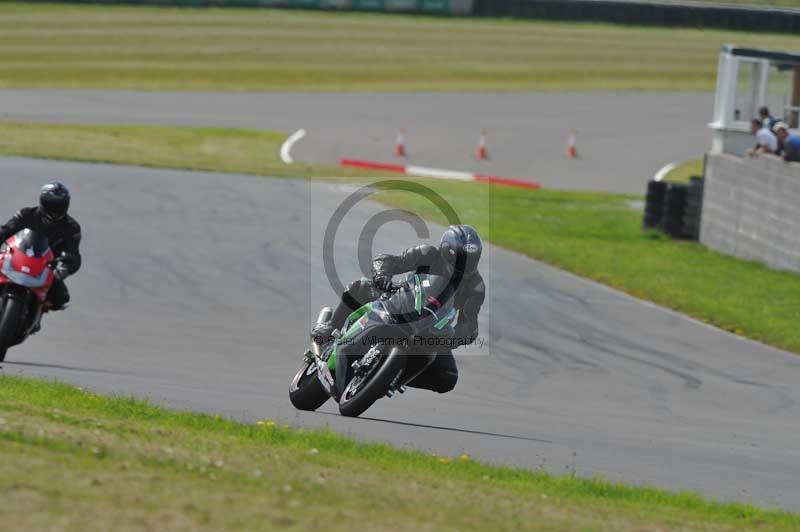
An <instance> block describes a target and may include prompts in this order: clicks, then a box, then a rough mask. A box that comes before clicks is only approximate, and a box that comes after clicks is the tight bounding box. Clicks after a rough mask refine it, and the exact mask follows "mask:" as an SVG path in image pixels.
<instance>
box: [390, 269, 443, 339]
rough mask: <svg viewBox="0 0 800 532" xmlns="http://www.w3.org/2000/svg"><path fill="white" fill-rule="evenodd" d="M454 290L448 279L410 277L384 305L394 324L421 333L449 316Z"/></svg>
mask: <svg viewBox="0 0 800 532" xmlns="http://www.w3.org/2000/svg"><path fill="white" fill-rule="evenodd" d="M455 288H456V287H455V286H454V285H453V283H452V282H451V281H450V279H448V278H447V277H443V276H440V275H430V274H411V275H409V276H408V278H407V280H406V282H405V283H404V285H403V287H402V288H401V289H400V290H398V291H397V292H395V293H394V294H393V295H392V297H391V298H389V299H388V300H386V301H384V302H383V303H384V307H385V309H386V311H387V312H388V313H389V314H390V315H391V316H392V319H393V321H395V322H396V323H405V324H408V326H410V327H411V330H412V332H413V333H414V334H418V333H421V332H423V331H427V330H429V329H430V328H431V327H433V326H434V325H435V324H437V323H439V322H440V321H441V320H442V318H444V317H445V316H447V315H448V314H450V311H451V310H452V309H453V294H454V293H455Z"/></svg>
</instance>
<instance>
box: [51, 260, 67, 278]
mask: <svg viewBox="0 0 800 532" xmlns="http://www.w3.org/2000/svg"><path fill="white" fill-rule="evenodd" d="M53 275H55V277H56V279H58V280H59V281H63V280H64V279H66V278H67V277H69V268H67V265H66V264H64V263H63V262H59V263H58V264H56V266H55V268H53Z"/></svg>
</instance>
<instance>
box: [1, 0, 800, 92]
mask: <svg viewBox="0 0 800 532" xmlns="http://www.w3.org/2000/svg"><path fill="white" fill-rule="evenodd" d="M728 42H733V43H736V44H739V45H741V46H750V47H757V48H774V49H778V50H796V49H798V48H800V37H798V36H792V35H773V34H768V33H746V32H733V31H720V30H708V29H704V30H700V29H675V28H656V27H636V26H622V25H613V24H594V23H576V22H542V21H529V20H527V21H526V20H506V19H476V18H472V19H470V18H446V17H423V16H408V15H380V14H367V13H331V12H314V11H300V10H296V11H281V10H271V9H236V8H225V9H187V8H182V9H177V8H153V7H131V6H80V5H47V4H44V5H32V4H21V3H0V51H2V53H0V87H26V88H28V87H43V88H59V87H60V88H79V87H90V88H101V89H114V88H126V89H180V90H276V91H410V90H421V91H430V90H440V91H441V90H447V91H450V90H530V89H537V90H564V89H569V90H593V89H661V90H663V89H693V90H713V89H714V86H715V80H716V68H717V55H718V51H719V48H720V46H721V45H722V44H724V43H728Z"/></svg>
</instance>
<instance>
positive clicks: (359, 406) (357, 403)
mask: <svg viewBox="0 0 800 532" xmlns="http://www.w3.org/2000/svg"><path fill="white" fill-rule="evenodd" d="M405 368H406V356H405V355H404V354H403V352H402V351H401V350H400V348H398V347H393V348H392V349H391V350H390V351H389V354H388V355H387V356H386V357H385V358H384V359H383V361H382V362H381V365H380V366H378V368H377V369H376V370H375V372H374V373H373V374H372V375H370V376H368V379H369V380H368V381H367V383H366V384H364V385H363V386H362V387H361V388H359V389H358V390H357V391H356V394H355V395H350V391H351V387H352V386H353V383H354V382H355V380H356V378H355V377H354V378H353V379H350V382H348V383H347V386H345V389H344V392H343V393H342V396H341V397H340V398H339V413H340V414H342V415H343V416H347V417H357V416H360V415H361V414H363V413H364V412H365V411H366V410H367V409H368V408H369V407H371V406H372V405H373V404H374V403H375V401H377V400H378V399H380V398H381V397H383V396H384V395H386V392H388V391H389V386H390V385H391V384H392V382H393V381H394V380H395V379H396V378H397V377H398V376H399V375H400V374H401V373H402V372H403V370H404V369H405Z"/></svg>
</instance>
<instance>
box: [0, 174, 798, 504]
mask: <svg viewBox="0 0 800 532" xmlns="http://www.w3.org/2000/svg"><path fill="white" fill-rule="evenodd" d="M0 176H2V194H0V213H3V215H4V216H5V215H10V214H11V213H12V211H14V210H15V209H16V208H18V207H19V206H20V204H23V203H32V202H33V199H34V198H35V197H36V193H37V190H38V187H39V185H40V184H41V183H42V182H43V181H45V180H46V179H49V178H52V177H55V176H58V177H59V178H61V179H63V180H64V181H66V182H67V183H68V184H69V185H70V186H71V187H72V189H73V194H74V197H75V201H74V209H73V212H74V214H75V216H76V217H77V218H78V219H79V220H80V221H81V223H82V224H83V226H84V235H85V237H84V267H83V270H82V271H81V272H79V274H78V275H76V276H75V277H74V278H72V279H70V280H69V283H68V284H69V286H70V288H71V291H72V294H73V306H72V308H70V309H69V310H68V311H66V312H64V313H60V314H57V315H50V316H47V317H46V320H45V323H44V328H43V331H42V333H40V334H38V335H37V336H35V337H33V338H32V339H30V340H29V341H28V342H27V343H25V344H24V345H23V346H21V347H18V348H13V349H12V350H11V351H10V352H9V355H8V361H7V362H6V363H4V364H3V368H4V369H3V371H4V372H5V373H7V374H18V373H22V374H26V375H40V376H46V377H54V378H58V379H64V380H67V381H70V382H73V383H77V384H79V385H84V386H91V387H93V388H95V389H98V390H100V391H106V392H116V393H124V394H135V395H137V396H143V397H150V398H152V399H153V400H155V401H156V402H158V403H163V404H167V405H171V406H175V407H178V408H192V409H202V410H205V411H210V412H217V413H224V414H226V415H228V416H231V417H234V418H237V419H244V420H249V421H253V420H256V419H264V418H272V419H281V420H286V421H288V422H289V423H292V424H293V425H295V426H303V427H320V426H330V427H332V428H333V429H335V430H337V431H340V432H342V433H346V434H351V435H354V436H358V437H361V438H366V439H371V440H377V441H387V442H392V443H394V444H396V445H399V446H406V447H417V448H424V449H428V450H431V451H435V452H438V453H444V454H448V455H455V454H460V453H461V452H464V451H466V452H468V453H470V454H471V455H472V456H474V457H477V458H480V459H484V460H488V461H492V462H497V463H506V464H514V465H519V466H526V467H530V468H539V467H542V468H545V469H547V470H549V471H553V472H558V473H565V472H568V471H571V470H572V468H573V467H574V469H575V471H576V473H577V474H578V475H581V476H593V475H598V474H600V475H603V476H605V477H606V478H608V479H611V480H624V481H626V482H630V483H634V484H643V483H648V484H655V485H658V486H662V487H666V488H670V489H692V490H699V491H701V492H702V493H704V494H706V495H708V496H713V497H718V498H722V499H726V500H731V499H735V500H742V501H749V502H755V503H758V504H763V505H767V506H780V507H784V508H787V509H794V510H798V509H800V483H798V482H797V479H798V478H799V477H800V446H798V445H797V443H798V437H797V427H798V426H800V409H798V407H797V402H798V400H800V389H799V388H798V386H797V382H800V358H798V357H797V356H795V355H792V354H789V353H785V352H781V351H778V350H775V349H771V348H768V347H764V346H761V345H759V344H756V343H753V342H750V341H747V340H742V339H740V338H737V337H735V336H732V335H729V334H727V333H723V332H720V331H717V330H714V329H712V328H710V327H707V326H705V325H702V324H699V323H696V322H694V321H691V320H689V319H686V318H684V317H682V316H680V315H677V314H675V313H672V312H669V311H665V310H663V309H660V308H658V307H655V306H654V305H651V304H647V303H643V302H640V301H637V300H634V299H632V298H630V297H627V296H624V295H621V294H619V293H616V292H614V291H612V290H610V289H607V288H604V287H602V286H599V285H596V284H593V283H591V282H587V281H585V280H582V279H578V278H576V277H573V276H571V275H569V274H565V273H563V272H560V271H558V270H555V269H553V268H550V267H547V266H544V265H542V264H540V263H538V262H535V261H532V260H529V259H527V258H524V257H521V256H518V255H516V254H513V253H510V252H506V251H504V250H501V249H496V248H491V247H490V248H489V249H488V251H487V259H486V261H485V267H484V268H483V270H484V272H485V275H486V277H487V281H488V295H489V300H488V302H487V308H486V312H485V313H483V314H482V318H483V322H482V325H481V326H482V336H483V337H482V339H481V340H482V341H483V342H485V343H484V345H483V347H480V346H476V347H471V348H469V349H466V350H464V354H463V356H460V357H459V365H460V370H461V379H460V381H459V384H458V386H457V387H456V389H455V391H453V392H452V393H450V394H446V395H436V394H433V393H431V392H427V391H421V390H410V391H409V392H408V393H407V394H405V395H402V396H399V397H395V398H393V399H384V400H381V401H379V402H378V403H377V404H376V405H375V407H374V408H372V409H371V410H369V411H368V412H367V413H366V415H365V416H366V417H365V418H362V419H344V418H342V417H340V416H338V415H337V414H335V412H336V410H335V406H334V405H333V404H330V403H329V404H326V405H325V406H324V407H323V408H322V410H321V411H320V412H318V413H301V412H297V411H295V410H294V409H293V408H292V407H291V405H290V404H289V401H288V397H287V387H288V384H289V380H290V378H291V376H292V375H293V374H294V372H295V371H296V369H297V367H298V364H299V361H300V356H301V353H302V351H303V350H304V348H305V347H306V341H307V331H308V328H309V326H310V321H311V320H312V319H313V317H314V316H315V315H316V312H317V310H318V307H319V306H320V305H321V304H322V303H324V302H329V301H330V300H331V299H332V298H333V293H332V290H331V288H330V285H329V283H328V281H327V279H326V278H325V276H324V275H322V274H321V273H319V265H318V260H319V259H318V257H319V252H318V250H317V249H316V244H314V245H312V243H313V242H318V240H319V235H321V234H322V233H323V231H324V229H325V225H324V224H326V223H327V216H326V215H325V214H324V213H325V212H326V211H327V210H330V209H332V208H334V207H335V206H336V205H338V204H339V203H340V202H341V201H342V200H343V199H344V197H345V196H347V195H348V194H350V193H351V190H350V189H347V188H344V187H341V186H339V187H335V186H334V185H329V184H324V183H312V184H308V183H305V182H303V181H300V180H297V181H295V180H273V179H268V178H257V177H245V176H235V175H220V174H212V173H190V172H182V171H168V170H154V169H143V168H129V167H115V166H110V165H93V164H77V163H61V162H54V161H44V160H31V159H23V158H0ZM312 208H313V210H314V212H311V210H312ZM382 210H383V208H382V207H381V206H379V205H377V204H374V203H370V202H363V203H359V204H358V207H357V208H355V209H353V210H352V211H351V212H350V214H348V215H347V216H346V217H345V218H344V220H343V222H342V226H341V229H340V232H339V238H338V239H337V241H336V265H337V267H338V268H339V272H340V275H341V277H342V278H343V279H345V278H350V277H356V276H357V275H359V273H358V271H357V270H358V268H357V266H356V265H357V260H356V258H355V257H356V255H357V250H356V243H355V238H347V237H346V236H345V235H346V233H349V234H351V235H352V234H356V235H357V234H358V232H359V230H360V228H361V227H363V226H364V224H365V223H366V221H367V220H368V219H369V218H371V217H372V216H373V215H375V214H376V213H378V212H381V211H382ZM439 230H440V229H439V228H432V229H431V232H432V234H434V236H435V234H436V232H438V231H439ZM414 240H415V237H414V232H413V230H412V229H411V227H410V226H409V225H407V224H405V223H401V222H392V223H389V224H387V225H384V226H383V227H382V228H381V229H380V231H379V232H378V238H377V240H376V242H377V243H378V244H377V246H376V249H375V251H390V250H396V249H400V248H401V247H403V246H405V245H408V244H411V243H412V242H414Z"/></svg>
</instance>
